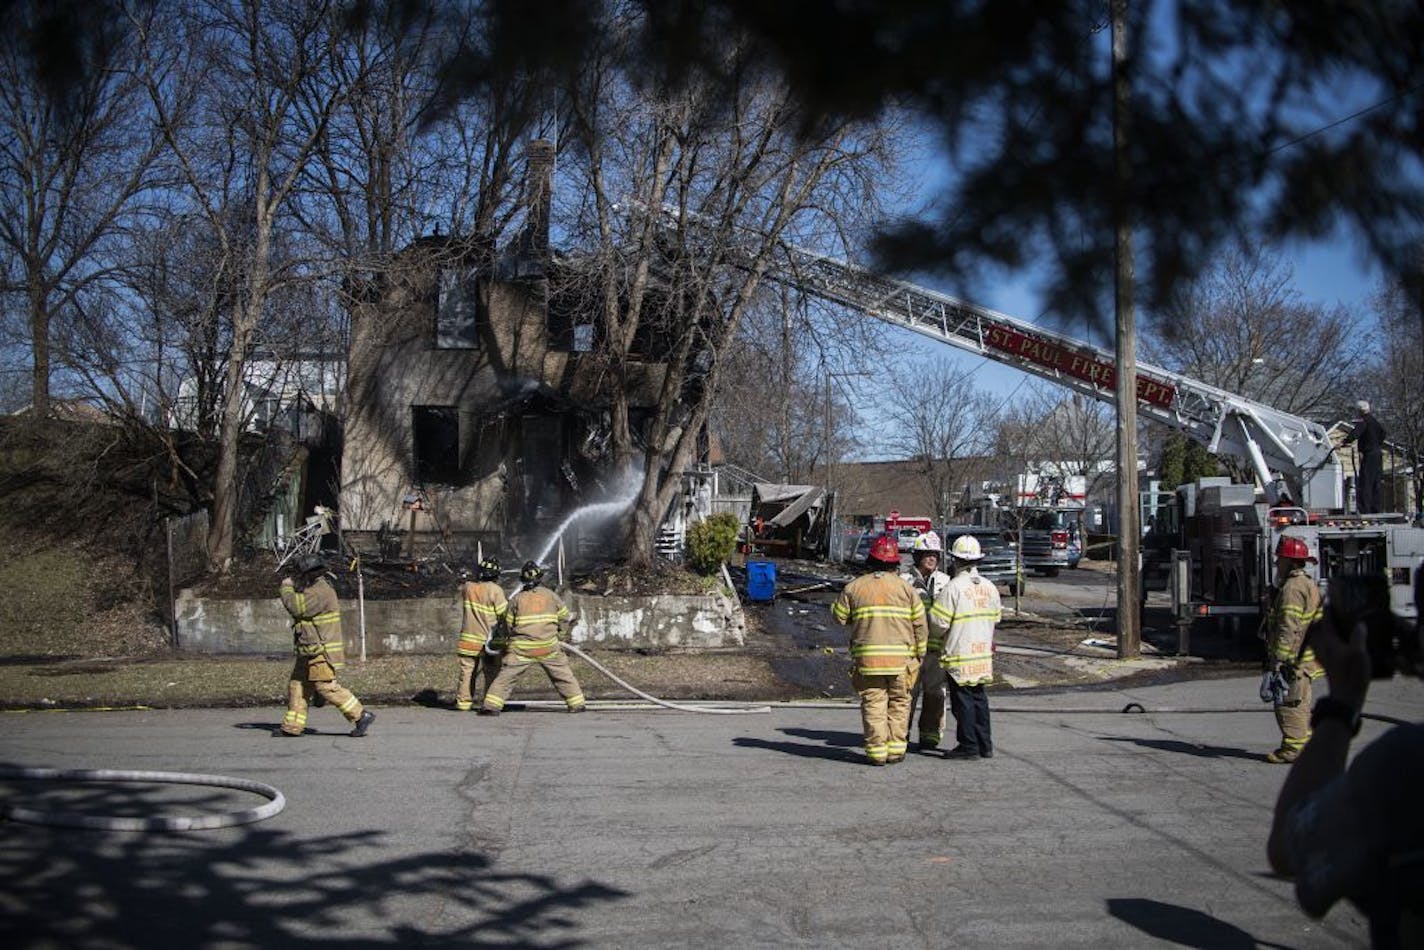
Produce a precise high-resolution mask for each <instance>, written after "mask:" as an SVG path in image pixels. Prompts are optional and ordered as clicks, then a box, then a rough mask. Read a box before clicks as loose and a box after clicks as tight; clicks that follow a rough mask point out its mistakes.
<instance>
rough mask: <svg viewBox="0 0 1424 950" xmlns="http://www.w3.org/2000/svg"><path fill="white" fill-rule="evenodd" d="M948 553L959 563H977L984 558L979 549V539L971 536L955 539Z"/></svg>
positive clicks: (961, 536) (962, 535)
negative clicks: (959, 561)
mask: <svg viewBox="0 0 1424 950" xmlns="http://www.w3.org/2000/svg"><path fill="white" fill-rule="evenodd" d="M949 553H950V554H952V555H953V556H955V557H957V558H959V560H961V561H977V560H979V559H980V558H982V557H983V556H984V552H983V551H981V550H980V549H979V539H978V538H976V537H974V535H972V534H961V535H960V536H959V537H957V538H955V539H954V545H953V546H952V547H951V548H950V549H949Z"/></svg>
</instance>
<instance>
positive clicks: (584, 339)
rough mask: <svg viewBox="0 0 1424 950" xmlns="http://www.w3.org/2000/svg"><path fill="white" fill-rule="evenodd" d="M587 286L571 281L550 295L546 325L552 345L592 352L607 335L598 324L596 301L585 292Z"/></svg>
mask: <svg viewBox="0 0 1424 950" xmlns="http://www.w3.org/2000/svg"><path fill="white" fill-rule="evenodd" d="M584 290H585V288H584V286H583V285H580V284H577V283H570V284H567V285H565V286H561V287H558V288H556V289H554V290H553V292H551V293H550V295H549V308H548V316H547V320H546V323H545V326H546V327H547V329H548V333H549V346H550V347H551V348H552V349H555V350H562V351H564V352H566V353H592V352H593V350H594V347H595V346H596V345H597V344H598V340H599V338H600V337H601V336H602V335H603V334H602V331H601V329H600V328H599V326H598V325H596V323H595V320H596V316H595V315H596V314H597V312H598V311H597V308H596V306H595V302H594V301H593V300H591V299H589V298H588V297H587V296H586V294H585V293H584Z"/></svg>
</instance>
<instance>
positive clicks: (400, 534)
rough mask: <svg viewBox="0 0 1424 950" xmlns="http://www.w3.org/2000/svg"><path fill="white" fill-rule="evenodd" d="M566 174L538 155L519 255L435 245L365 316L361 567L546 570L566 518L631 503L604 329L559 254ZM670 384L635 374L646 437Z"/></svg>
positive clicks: (353, 395)
mask: <svg viewBox="0 0 1424 950" xmlns="http://www.w3.org/2000/svg"><path fill="white" fill-rule="evenodd" d="M551 162H552V147H551V146H547V145H546V144H545V143H533V144H532V146H531V155H530V167H531V175H530V181H531V183H532V186H531V187H530V188H528V189H527V191H528V202H529V204H528V220H529V225H528V227H527V228H526V230H525V232H524V233H523V234H521V235H520V237H519V239H517V240H516V242H515V245H514V247H513V248H512V249H510V250H509V251H506V252H504V253H502V254H492V253H490V252H489V251H488V250H487V249H486V250H484V251H483V252H482V250H481V248H480V247H479V246H478V245H476V244H474V243H473V242H468V241H462V240H461V239H458V238H454V237H445V238H442V237H435V238H426V239H424V240H422V241H420V242H418V243H417V244H416V245H414V246H412V247H410V248H408V249H406V250H405V251H404V252H402V253H401V254H400V255H399V257H398V259H397V261H396V262H395V266H394V267H393V268H391V271H390V276H388V277H387V279H386V280H385V281H384V282H383V284H382V285H381V286H380V288H379V289H378V290H376V291H374V292H373V293H371V294H370V295H369V300H368V301H367V302H366V303H365V304H363V305H362V306H360V307H359V308H358V309H357V310H356V312H355V313H354V314H353V315H352V326H351V346H350V354H349V363H348V377H347V386H346V400H347V403H346V421H345V433H344V447H343V452H342V465H341V503H340V504H341V525H342V531H343V534H344V536H345V539H346V541H347V542H348V543H349V544H351V545H352V546H353V547H354V548H356V550H358V551H363V552H380V553H382V554H384V555H387V556H391V555H395V554H400V555H403V556H411V555H417V556H425V555H428V554H430V553H431V552H436V553H441V554H446V555H456V554H463V553H464V552H470V551H473V550H475V547H476V545H477V544H480V545H482V546H483V548H484V550H485V551H486V552H490V551H498V552H501V553H507V554H511V555H513V556H515V557H532V556H535V555H537V554H538V553H539V551H538V550H537V548H538V546H539V545H540V543H541V540H542V539H543V538H545V537H547V536H548V535H549V534H550V532H551V531H553V529H554V528H555V527H556V526H557V525H558V524H559V523H560V521H561V520H562V519H563V518H564V517H565V516H566V514H567V513H569V512H571V511H572V510H574V509H577V508H578V507H580V506H582V505H586V504H592V503H597V502H599V501H603V500H605V499H606V498H607V496H608V495H609V494H610V493H615V492H616V491H617V490H618V489H617V482H618V480H619V479H618V473H615V472H613V471H611V459H610V457H609V453H608V448H609V446H608V419H607V404H606V400H605V399H604V398H603V397H602V396H601V395H600V382H601V380H602V374H600V373H599V372H597V368H596V360H597V359H598V356H597V354H596V352H595V349H596V347H595V342H596V334H597V333H598V332H599V328H598V321H597V320H596V318H595V317H594V316H593V315H592V313H593V310H592V308H590V307H586V306H581V304H580V299H581V297H580V295H579V294H578V293H576V292H574V290H573V289H572V288H576V287H577V271H576V268H574V267H571V266H569V265H567V264H561V263H559V262H557V261H554V260H553V259H552V258H551V256H550V254H549V251H548V211H549V209H548V198H549V187H550V178H549V169H550V165H551ZM662 372H663V364H661V363H659V362H656V361H655V359H653V358H652V356H651V355H650V356H648V357H645V358H644V360H643V361H641V362H638V361H635V362H634V364H633V366H632V368H631V370H630V383H629V387H628V388H629V392H630V396H631V402H632V405H633V407H634V412H633V415H634V417H635V418H634V422H635V423H636V421H637V418H636V416H637V409H638V407H646V406H649V405H651V404H652V400H653V399H654V398H655V397H656V394H657V392H658V390H659V387H660V385H661V381H662ZM566 540H567V538H566ZM588 540H589V539H587V538H586V539H585V541H586V542H587V541H588Z"/></svg>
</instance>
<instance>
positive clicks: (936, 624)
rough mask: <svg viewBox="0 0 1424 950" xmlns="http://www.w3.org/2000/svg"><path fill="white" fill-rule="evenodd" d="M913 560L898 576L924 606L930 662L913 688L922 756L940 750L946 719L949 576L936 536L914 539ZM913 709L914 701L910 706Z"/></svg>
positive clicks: (929, 535)
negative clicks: (944, 655) (917, 696)
mask: <svg viewBox="0 0 1424 950" xmlns="http://www.w3.org/2000/svg"><path fill="white" fill-rule="evenodd" d="M910 556H911V557H913V558H914V561H915V567H914V570H912V571H910V572H909V573H906V574H902V575H900V576H901V577H903V578H904V579H905V580H907V581H909V582H910V586H911V587H913V588H915V590H916V591H917V592H918V593H919V595H920V600H921V601H923V602H924V605H925V620H926V623H927V624H928V626H929V642H928V646H927V647H926V653H925V656H926V657H927V658H928V660H929V662H927V663H924V664H922V665H921V668H920V678H919V682H918V683H917V684H916V688H917V689H919V691H920V703H921V705H920V745H919V749H920V751H921V752H929V751H930V750H932V749H937V748H939V744H940V740H942V739H943V738H944V717H945V696H946V692H945V675H944V667H942V666H940V665H939V655H940V654H941V653H943V652H944V635H945V633H947V632H948V630H949V624H948V623H947V622H946V621H945V619H944V618H945V617H946V616H948V614H947V613H946V604H947V600H946V598H947V597H948V594H949V575H948V574H946V573H944V571H941V570H940V569H939V566H940V561H941V558H943V556H944V549H943V547H942V546H941V545H940V540H939V535H938V534H936V533H935V532H933V531H926V532H925V533H924V534H922V535H920V536H919V537H918V538H916V539H915V546H914V548H913V549H912V551H911V554H910ZM910 707H911V709H913V708H914V702H913V697H911V703H910Z"/></svg>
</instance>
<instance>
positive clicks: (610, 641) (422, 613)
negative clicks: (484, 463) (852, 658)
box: [174, 590, 746, 659]
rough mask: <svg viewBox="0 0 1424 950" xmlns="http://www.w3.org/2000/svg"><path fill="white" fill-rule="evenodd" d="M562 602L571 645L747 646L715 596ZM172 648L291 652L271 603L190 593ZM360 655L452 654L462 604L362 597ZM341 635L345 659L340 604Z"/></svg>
mask: <svg viewBox="0 0 1424 950" xmlns="http://www.w3.org/2000/svg"><path fill="white" fill-rule="evenodd" d="M565 602H566V603H567V604H568V605H569V610H571V611H572V612H573V613H574V615H575V616H576V618H577V622H576V623H575V624H574V627H573V629H572V630H571V631H570V633H569V639H570V640H572V641H573V642H574V643H576V644H580V645H582V644H589V645H591V646H598V647H605V648H613V649H620V648H621V649H628V650H726V649H735V648H737V647H741V646H743V645H745V643H746V626H745V623H744V619H743V616H742V610H741V606H740V604H738V603H737V602H736V601H735V600H732V599H729V598H727V597H723V596H721V595H714V596H706V597H686V596H676V595H672V594H661V595H657V596H653V597H592V596H587V595H583V594H573V595H570V596H568V597H566V598H565ZM174 606H175V609H174V614H175V617H176V623H177V627H178V647H179V649H181V650H187V651H192V652H194V653H235V654H271V653H290V652H291V649H292V633H291V618H290V617H288V615H287V612H286V610H284V609H283V607H282V604H281V602H280V601H279V600H277V599H276V598H275V597H274V598H271V599H269V600H210V599H206V598H202V597H198V596H196V595H195V594H194V593H193V592H192V591H190V590H184V591H181V592H179V594H178V600H177V602H176V604H175V605H174ZM365 613H366V655H367V656H368V657H370V656H382V655H387V654H393V653H434V654H439V653H451V652H453V651H454V649H455V641H456V639H457V638H458V634H459V630H460V604H459V602H458V601H457V600H456V599H455V598H453V597H430V598H420V599H411V600H368V601H366V606H365ZM341 631H342V633H343V634H344V635H345V638H346V655H347V658H348V659H350V658H355V657H358V656H360V653H361V621H360V614H359V609H358V605H357V604H356V603H355V602H354V601H343V602H342V608H341Z"/></svg>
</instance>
